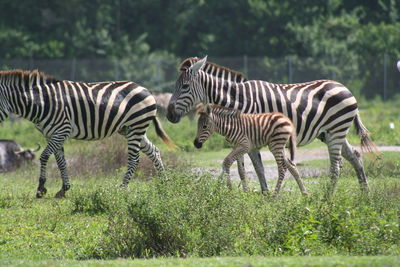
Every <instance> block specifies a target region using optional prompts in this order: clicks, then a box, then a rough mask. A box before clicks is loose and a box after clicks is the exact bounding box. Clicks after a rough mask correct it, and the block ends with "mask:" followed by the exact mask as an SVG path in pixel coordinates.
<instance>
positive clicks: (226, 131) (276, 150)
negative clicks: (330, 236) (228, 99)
mask: <svg viewBox="0 0 400 267" xmlns="http://www.w3.org/2000/svg"><path fill="white" fill-rule="evenodd" d="M214 132H217V133H219V134H220V135H222V136H224V137H225V138H226V140H227V141H228V142H229V143H231V144H233V145H234V148H233V150H232V152H231V153H229V155H228V156H227V157H226V158H225V159H224V162H223V165H222V173H223V174H225V175H226V176H227V181H228V186H231V180H230V177H229V170H230V167H231V166H232V163H233V162H234V161H236V160H238V170H239V175H240V179H241V181H242V185H243V190H244V191H245V192H246V191H248V187H247V178H246V174H245V170H244V164H243V162H242V160H243V155H244V154H245V153H248V152H250V151H251V150H253V149H258V150H259V149H261V148H262V147H264V146H268V147H269V149H270V151H271V152H272V154H273V155H274V157H275V161H276V163H277V165H278V174H279V176H278V182H277V183H276V188H275V193H276V194H277V193H279V190H280V188H281V185H282V181H283V178H284V177H285V172H286V170H287V169H289V171H290V173H291V174H292V175H293V177H294V178H295V180H296V182H297V184H298V186H299V188H300V191H301V193H302V194H303V195H307V191H306V189H305V187H304V185H303V183H302V181H301V179H300V175H299V172H298V170H297V168H296V165H295V164H294V162H293V161H294V156H295V149H296V131H295V129H294V127H293V124H292V122H291V121H290V119H289V118H287V117H286V116H285V115H283V114H282V113H275V112H274V113H260V114H242V113H241V112H240V111H239V110H236V109H230V108H225V107H220V106H217V105H212V106H209V105H206V107H205V108H204V110H203V111H202V112H200V117H199V120H198V125H197V135H196V139H195V140H194V145H195V147H197V148H201V147H202V145H203V143H204V142H205V141H207V139H208V138H209V137H210V135H211V134H212V133H214ZM286 145H288V147H289V149H290V159H288V158H286V156H285V147H286Z"/></svg>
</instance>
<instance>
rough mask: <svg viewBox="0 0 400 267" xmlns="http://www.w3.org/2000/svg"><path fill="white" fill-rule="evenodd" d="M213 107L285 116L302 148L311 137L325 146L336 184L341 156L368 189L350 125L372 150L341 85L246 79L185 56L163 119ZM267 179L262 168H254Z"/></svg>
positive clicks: (354, 103) (253, 154)
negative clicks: (201, 105)
mask: <svg viewBox="0 0 400 267" xmlns="http://www.w3.org/2000/svg"><path fill="white" fill-rule="evenodd" d="M199 102H203V103H213V104H218V105H221V106H225V107H229V108H234V109H239V110H241V111H242V112H244V113H265V112H280V113H283V114H285V115H286V116H287V117H289V118H290V119H291V120H292V121H293V124H294V125H295V127H296V133H297V140H298V145H299V146H302V145H306V144H309V143H310V142H311V141H313V140H314V139H315V138H319V139H321V140H322V141H323V142H325V143H326V144H327V146H328V150H329V155H330V161H331V167H330V175H331V177H332V178H333V180H334V181H336V178H337V177H338V175H339V162H340V160H341V156H342V155H343V156H344V157H345V158H346V159H347V160H349V161H350V162H351V164H352V165H353V166H354V168H355V169H356V172H357V175H358V177H359V182H360V184H361V185H362V187H363V188H368V184H367V180H366V176H365V173H364V168H363V165H362V161H361V158H360V155H359V153H358V152H357V151H356V150H354V149H353V148H352V147H351V145H350V144H349V143H348V141H347V139H346V135H347V133H348V131H349V128H350V127H351V124H352V123H353V122H354V124H355V126H356V130H357V132H358V133H359V135H360V137H361V139H362V144H367V148H370V147H371V146H373V144H372V142H371V140H370V139H369V137H368V131H367V129H366V128H365V126H364V125H363V124H362V122H361V119H360V116H359V111H358V106H357V101H356V99H355V98H354V96H353V95H352V93H351V92H350V91H349V90H348V89H347V88H346V87H344V86H343V85H342V84H340V83H338V82H335V81H330V80H318V81H311V82H306V83H298V84H273V83H269V82H266V81H256V80H248V79H247V78H246V77H245V76H244V75H243V74H240V73H238V72H235V71H232V70H230V69H227V68H225V67H221V66H218V65H216V64H214V63H210V62H207V61H206V58H204V59H202V60H199V59H198V58H189V59H186V60H185V61H183V62H182V63H181V65H180V76H179V77H178V79H177V81H176V88H175V91H174V94H173V96H172V98H171V101H170V103H169V107H168V114H167V118H168V119H169V120H170V121H171V122H175V123H176V122H178V121H179V119H180V117H181V116H182V115H183V114H185V113H186V112H187V110H189V109H190V108H191V107H192V106H193V105H195V104H197V103H199ZM249 155H250V157H251V159H252V161H253V164H254V165H260V164H255V163H256V162H258V163H260V162H261V161H260V159H259V153H258V152H257V151H255V152H251V153H250V154H249ZM256 171H257V174H258V176H259V179H265V177H264V170H263V168H262V169H259V170H256Z"/></svg>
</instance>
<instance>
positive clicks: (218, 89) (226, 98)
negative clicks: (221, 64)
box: [202, 74, 244, 110]
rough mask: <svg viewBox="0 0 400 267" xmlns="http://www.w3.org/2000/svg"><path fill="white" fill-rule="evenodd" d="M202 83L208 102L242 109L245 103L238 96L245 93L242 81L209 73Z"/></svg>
mask: <svg viewBox="0 0 400 267" xmlns="http://www.w3.org/2000/svg"><path fill="white" fill-rule="evenodd" d="M202 83H203V87H204V88H205V91H206V98H207V102H208V103H210V104H217V105H220V106H223V107H229V108H234V109H240V110H241V109H242V107H243V103H242V101H240V98H238V96H242V95H243V93H244V90H243V88H244V86H241V84H242V83H237V82H234V81H230V80H226V79H224V78H220V77H215V76H212V75H209V74H206V75H205V76H204V79H203V80H202Z"/></svg>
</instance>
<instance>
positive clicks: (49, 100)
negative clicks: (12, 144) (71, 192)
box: [0, 70, 172, 197]
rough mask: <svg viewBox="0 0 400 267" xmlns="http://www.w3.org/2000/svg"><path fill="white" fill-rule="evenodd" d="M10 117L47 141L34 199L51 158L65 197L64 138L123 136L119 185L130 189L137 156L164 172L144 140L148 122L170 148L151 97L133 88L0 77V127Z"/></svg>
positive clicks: (33, 76)
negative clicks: (125, 144) (125, 162)
mask: <svg viewBox="0 0 400 267" xmlns="http://www.w3.org/2000/svg"><path fill="white" fill-rule="evenodd" d="M9 113H15V114H17V115H19V116H21V117H23V118H26V119H28V120H30V121H31V122H33V123H34V124H35V125H36V127H37V129H38V130H39V131H40V132H41V133H42V134H43V135H44V136H45V137H46V138H47V140H48V145H47V147H46V148H45V149H44V151H43V152H42V154H41V156H40V164H41V167H40V178H39V187H38V193H37V197H41V196H43V195H44V194H45V193H46V188H45V187H44V184H45V181H46V166H47V161H48V158H49V157H50V155H51V154H54V155H55V158H56V161H57V165H58V167H59V169H60V172H61V177H62V180H63V186H62V189H61V190H60V191H59V192H58V193H57V195H56V196H57V197H62V196H64V194H65V191H67V190H68V189H69V187H70V184H69V179H68V175H67V170H66V162H65V158H64V151H63V143H64V142H65V140H67V139H68V138H74V139H79V140H100V139H103V138H105V137H108V136H111V135H112V134H114V133H117V132H118V133H120V134H122V135H124V136H125V137H126V139H127V141H128V169H127V172H126V174H125V177H124V179H123V185H127V184H128V183H129V180H130V178H131V176H132V174H133V173H134V171H135V169H136V167H137V164H138V160H139V151H140V150H142V151H143V152H144V153H145V154H147V155H148V156H149V157H150V158H151V159H152V161H153V163H154V165H155V167H156V168H157V170H158V171H162V170H163V169H164V167H163V163H162V161H161V158H160V153H159V150H158V148H156V147H155V146H154V145H153V144H152V143H151V142H150V141H149V140H148V139H147V137H146V131H147V128H148V127H149V124H150V123H151V122H152V121H153V122H154V123H155V126H156V130H157V134H158V135H159V136H160V137H161V138H162V139H163V140H164V141H165V142H166V143H168V144H172V143H171V142H170V140H169V139H168V136H167V135H166V134H165V132H164V131H163V130H162V128H160V127H161V125H160V124H159V122H158V120H157V119H156V104H155V99H154V97H153V96H152V95H151V94H150V93H149V91H148V90H147V89H145V88H144V87H141V86H139V85H138V84H136V83H133V82H127V81H118V82H97V83H82V82H72V81H63V80H57V79H55V78H52V77H50V76H47V75H45V74H43V73H40V72H38V71H31V72H29V71H19V70H16V71H6V72H0V122H1V121H3V120H4V119H5V118H6V117H7V116H8V114H9Z"/></svg>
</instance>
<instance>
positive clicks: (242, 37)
mask: <svg viewBox="0 0 400 267" xmlns="http://www.w3.org/2000/svg"><path fill="white" fill-rule="evenodd" d="M204 55H209V60H210V61H213V62H215V63H218V64H221V65H224V66H227V67H230V68H232V69H235V70H239V71H242V72H244V73H245V74H246V75H248V77H249V78H250V79H262V80H267V81H270V82H276V83H288V82H303V81H307V80H313V79H334V80H337V81H339V82H341V83H343V84H345V85H346V86H347V87H349V89H350V90H352V92H353V93H354V94H355V95H356V97H357V98H367V99H368V98H375V97H379V98H382V99H383V100H387V99H391V98H393V97H394V96H395V95H398V94H399V93H400V72H399V71H398V70H397V68H396V62H397V61H398V60H400V1H396V0H380V1H373V0H370V1H356V0H329V1H316V0H311V1H296V0H279V1H278V0H269V1H262V0H239V1H227V0H220V1H206V0H196V1H195V0H175V1H168V0H167V1H166V0H139V1H127V0H116V1H111V0H106V1H100V0H97V1H96V0H91V1H90V0H85V1H83V0H71V1H44V0H40V1H38V0H30V1H13V0H1V1H0V67H1V69H3V70H4V69H14V68H21V69H39V70H41V71H44V72H46V73H48V74H51V75H53V76H56V77H58V78H61V79H70V80H79V81H102V80H119V79H123V80H125V79H127V80H132V81H135V82H138V83H140V84H142V85H144V86H146V87H148V88H149V89H152V90H154V91H172V90H173V87H174V81H175V79H176V77H177V66H178V64H179V62H180V61H181V60H183V59H184V58H186V57H191V56H198V57H202V56H204Z"/></svg>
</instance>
